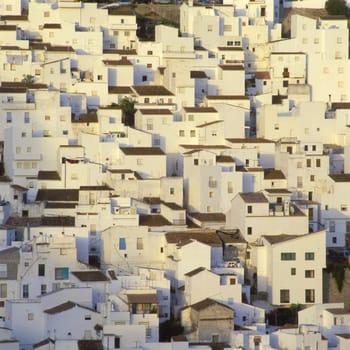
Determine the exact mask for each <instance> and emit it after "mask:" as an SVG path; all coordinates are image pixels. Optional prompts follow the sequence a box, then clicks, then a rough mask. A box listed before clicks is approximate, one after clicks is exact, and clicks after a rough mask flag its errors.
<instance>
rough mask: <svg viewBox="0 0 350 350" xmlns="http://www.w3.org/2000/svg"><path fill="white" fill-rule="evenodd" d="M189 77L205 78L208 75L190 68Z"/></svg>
mask: <svg viewBox="0 0 350 350" xmlns="http://www.w3.org/2000/svg"><path fill="white" fill-rule="evenodd" d="M190 74H191V75H190V77H191V79H207V78H208V76H207V75H206V74H205V72H204V71H202V70H191V72H190Z"/></svg>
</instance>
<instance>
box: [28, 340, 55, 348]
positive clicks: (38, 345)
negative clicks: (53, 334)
mask: <svg viewBox="0 0 350 350" xmlns="http://www.w3.org/2000/svg"><path fill="white" fill-rule="evenodd" d="M55 342H56V341H55V340H54V339H51V338H46V339H44V340H42V341H40V342H38V343H36V344H33V349H36V348H40V347H41V346H44V345H48V344H50V343H51V344H55Z"/></svg>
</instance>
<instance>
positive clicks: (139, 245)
mask: <svg viewBox="0 0 350 350" xmlns="http://www.w3.org/2000/svg"><path fill="white" fill-rule="evenodd" d="M136 249H137V250H142V249H143V238H142V237H137V240H136Z"/></svg>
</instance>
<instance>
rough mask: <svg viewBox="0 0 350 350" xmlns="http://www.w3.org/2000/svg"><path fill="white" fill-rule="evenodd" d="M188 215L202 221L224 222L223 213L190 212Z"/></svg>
mask: <svg viewBox="0 0 350 350" xmlns="http://www.w3.org/2000/svg"><path fill="white" fill-rule="evenodd" d="M188 215H189V216H190V217H192V218H194V219H196V220H199V221H202V222H213V221H214V222H225V220H226V216H225V214H223V213H190V214H188Z"/></svg>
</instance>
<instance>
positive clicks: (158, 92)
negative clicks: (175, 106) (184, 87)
mask: <svg viewBox="0 0 350 350" xmlns="http://www.w3.org/2000/svg"><path fill="white" fill-rule="evenodd" d="M132 88H133V90H135V92H136V93H137V94H138V95H140V96H174V94H173V93H172V92H170V91H169V90H168V89H166V88H165V87H164V86H163V85H133V87H132Z"/></svg>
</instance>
